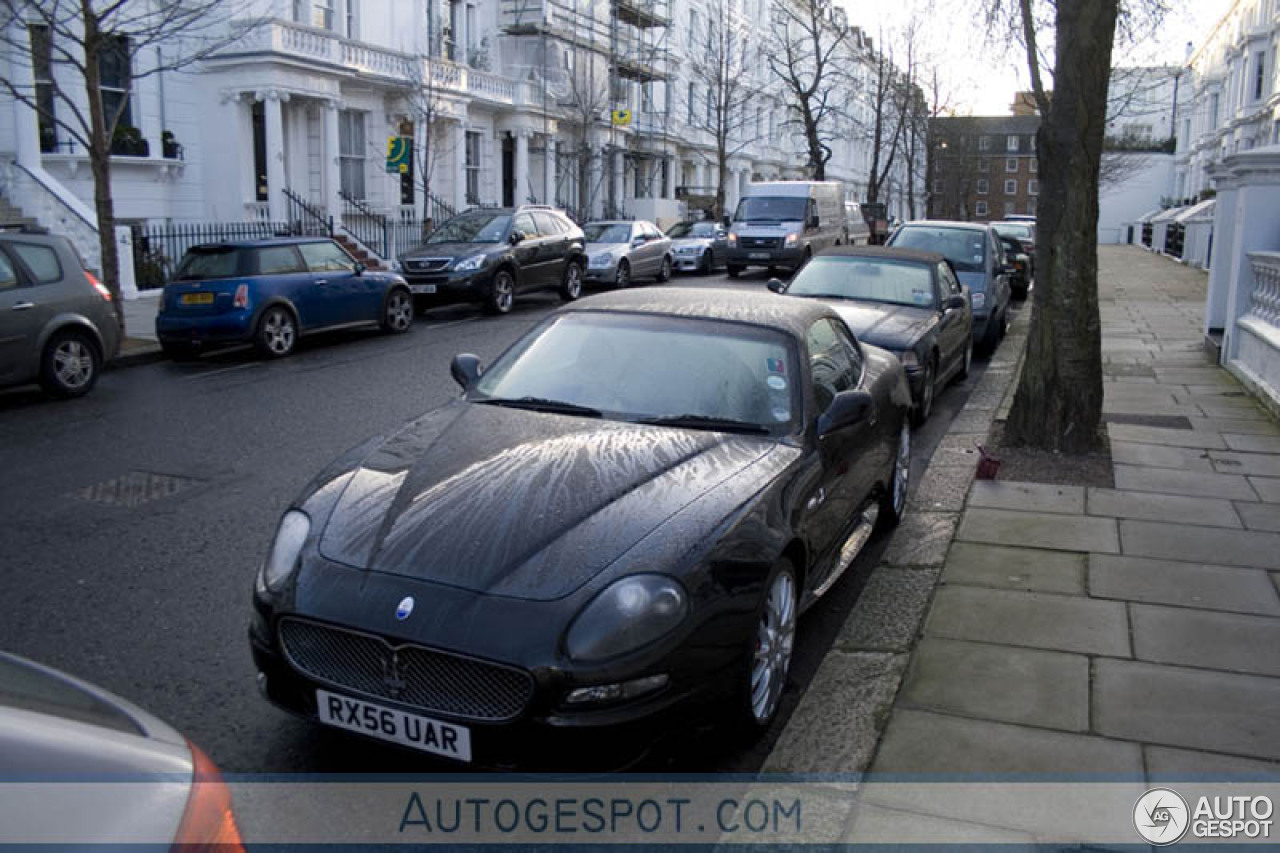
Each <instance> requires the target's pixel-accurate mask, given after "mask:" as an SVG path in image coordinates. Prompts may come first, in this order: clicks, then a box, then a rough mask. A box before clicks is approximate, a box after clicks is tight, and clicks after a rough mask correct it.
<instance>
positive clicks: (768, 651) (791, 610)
mask: <svg viewBox="0 0 1280 853" xmlns="http://www.w3.org/2000/svg"><path fill="white" fill-rule="evenodd" d="M795 636H796V585H795V580H794V579H793V578H792V576H791V573H790V572H789V571H785V570H784V571H781V572H778V575H777V576H776V577H775V578H774V579H773V584H772V585H770V587H769V592H768V595H767V597H766V598H765V603H764V611H763V612H762V613H761V614H760V624H759V625H758V626H757V628H756V646H755V655H754V658H753V660H752V665H751V715H752V717H754V718H755V721H756V723H757V724H760V725H765V724H767V723H768V722H769V720H771V719H772V718H773V715H774V713H776V712H777V710H778V703H779V701H780V700H781V699H782V688H783V687H784V686H785V685H786V681H787V671H788V670H789V669H790V668H791V649H792V646H793V645H794V643H795Z"/></svg>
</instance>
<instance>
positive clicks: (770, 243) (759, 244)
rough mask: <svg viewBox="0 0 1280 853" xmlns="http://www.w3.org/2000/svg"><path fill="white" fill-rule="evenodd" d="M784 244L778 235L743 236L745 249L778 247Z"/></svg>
mask: <svg viewBox="0 0 1280 853" xmlns="http://www.w3.org/2000/svg"><path fill="white" fill-rule="evenodd" d="M781 245H782V241H781V240H779V239H778V238H777V237H743V238H742V248H744V249H776V248H778V247H779V246H781Z"/></svg>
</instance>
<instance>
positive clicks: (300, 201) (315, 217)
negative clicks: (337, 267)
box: [282, 187, 333, 237]
mask: <svg viewBox="0 0 1280 853" xmlns="http://www.w3.org/2000/svg"><path fill="white" fill-rule="evenodd" d="M282 192H283V193H284V199H285V203H286V210H287V216H288V220H289V233H291V234H298V235H307V236H316V237H332V236H333V217H332V216H326V215H325V214H324V213H323V212H321V211H320V209H319V208H317V207H315V206H314V205H312V204H311V203H310V202H308V201H307V200H306V199H304V198H303V197H302V196H300V195H298V194H297V193H296V192H294V191H293V190H291V189H289V188H288V187H285V188H284V189H283V190H282Z"/></svg>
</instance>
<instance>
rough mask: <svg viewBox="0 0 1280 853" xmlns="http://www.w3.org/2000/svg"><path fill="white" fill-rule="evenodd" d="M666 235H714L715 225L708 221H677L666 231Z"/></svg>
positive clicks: (676, 236)
mask: <svg viewBox="0 0 1280 853" xmlns="http://www.w3.org/2000/svg"><path fill="white" fill-rule="evenodd" d="M667 236H668V237H672V238H675V239H680V238H684V237H708V238H710V237H715V236H716V226H715V225H714V224H712V223H710V222H678V223H676V224H675V225H672V226H671V230H670V231H668V232H667Z"/></svg>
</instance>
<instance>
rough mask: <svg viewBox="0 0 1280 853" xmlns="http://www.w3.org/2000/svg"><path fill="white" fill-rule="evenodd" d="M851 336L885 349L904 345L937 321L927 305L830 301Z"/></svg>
mask: <svg viewBox="0 0 1280 853" xmlns="http://www.w3.org/2000/svg"><path fill="white" fill-rule="evenodd" d="M831 307H832V308H834V309H835V310H836V313H838V314H839V315H840V317H841V319H843V320H844V322H845V324H846V325H848V327H849V331H851V332H853V334H854V337H856V338H857V339H858V340H860V341H862V342H863V343H867V344H871V345H872V346H877V347H883V348H884V349H887V350H902V349H906V348H907V347H908V346H910V345H911V344H912V343H914V342H915V341H916V340H917V339H918V338H919V337H920V336H921V335H923V334H924V333H925V332H927V331H928V330H929V328H930V327H931V326H932V325H933V324H934V323H935V322H936V321H937V314H936V313H935V312H934V311H933V309H931V308H913V307H911V306H908V305H886V304H884V303H882V302H832V303H831Z"/></svg>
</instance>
